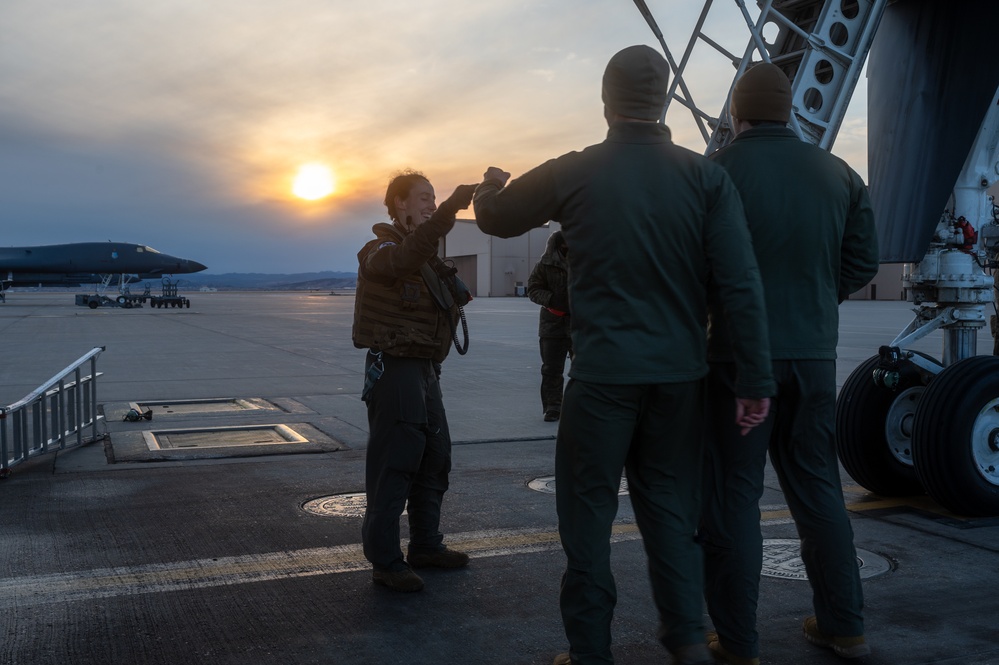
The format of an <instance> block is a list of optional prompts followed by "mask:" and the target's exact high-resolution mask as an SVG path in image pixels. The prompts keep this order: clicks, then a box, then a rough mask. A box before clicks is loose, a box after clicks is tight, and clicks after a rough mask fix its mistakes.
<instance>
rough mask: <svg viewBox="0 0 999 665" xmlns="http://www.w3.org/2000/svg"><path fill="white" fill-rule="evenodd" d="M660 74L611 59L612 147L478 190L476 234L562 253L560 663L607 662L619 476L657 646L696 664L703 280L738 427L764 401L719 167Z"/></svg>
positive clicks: (750, 287)
mask: <svg viewBox="0 0 999 665" xmlns="http://www.w3.org/2000/svg"><path fill="white" fill-rule="evenodd" d="M668 75H669V66H668V65H667V64H666V61H665V59H664V58H663V57H662V55H660V54H659V53H658V52H657V51H655V50H653V49H651V48H649V47H647V46H631V47H628V48H626V49H624V50H622V51H620V52H619V53H617V54H616V55H614V57H612V58H611V59H610V62H609V63H608V65H607V68H606V70H605V72H604V77H603V101H604V117H605V119H606V121H607V124H608V131H607V138H606V140H604V141H603V142H602V143H599V144H596V145H593V146H590V147H588V148H586V149H584V150H582V151H581V152H571V153H568V154H565V155H562V156H561V157H558V158H556V159H553V160H550V161H548V162H546V163H544V164H542V165H541V166H538V167H536V168H534V169H532V170H530V171H528V172H527V173H525V174H523V175H521V176H520V177H519V178H517V179H515V180H513V181H511V182H510V183H509V184H507V180H508V178H509V177H510V174H508V173H506V172H505V171H503V170H501V169H499V168H496V167H490V168H489V170H488V171H486V174H485V179H484V181H483V182H482V183H481V184H480V185H479V186H478V188H477V189H476V191H475V196H474V199H473V201H474V206H475V216H476V221H477V223H478V225H479V228H481V229H482V230H483V231H484V232H486V233H488V234H491V235H496V236H500V237H513V236H517V235H520V234H522V233H525V232H526V231H528V230H529V229H531V228H535V227H538V226H541V225H543V224H545V223H546V222H547V221H548V220H554V221H556V222H559V223H560V224H561V228H562V233H563V234H564V236H565V240H566V243H567V245H568V247H569V253H568V258H569V303H570V305H571V308H572V319H573V323H572V347H573V353H574V355H573V360H572V366H571V369H570V370H569V382H568V384H567V385H566V389H565V395H564V398H563V402H562V413H561V418H560V421H559V429H558V436H557V441H556V450H555V492H556V506H557V510H558V519H559V535H560V537H561V540H562V547H563V549H564V551H565V554H566V558H567V563H566V569H565V573H564V574H563V576H562V584H561V590H560V595H559V604H560V609H561V612H562V621H563V624H564V626H565V634H566V637H567V638H568V640H569V652H568V653H566V654H559V655H558V656H557V657H556V658H555V663H556V665H567V664H568V663H575V664H577V665H595V664H598V663H599V664H605V663H613V662H614V660H613V655H612V652H611V617H612V615H613V612H614V605H615V602H616V600H617V598H616V589H615V586H614V577H613V575H612V574H611V568H610V552H611V543H610V535H611V526H612V524H613V522H614V518H615V515H616V513H617V505H618V490H619V487H620V483H621V474H622V472H626V473H627V478H628V490H629V493H630V495H631V503H632V506H633V507H634V510H635V517H636V521H637V523H638V527H639V529H640V530H641V533H642V538H643V540H644V543H645V550H646V552H647V554H648V560H649V573H650V577H651V582H652V591H653V598H654V599H655V603H656V607H657V609H658V613H659V619H660V633H659V637H660V640H661V641H662V643H663V645H664V646H665V647H666V648H667V649H668V650H669V651H670V652H671V653H672V654H673V662H674V663H677V664H680V665H701V664H704V665H707V664H709V663H711V662H712V659H711V654H710V652H709V651H708V649H707V645H706V642H705V635H704V625H703V617H702V606H703V599H702V593H703V588H702V565H703V561H702V560H703V556H702V553H701V549H700V546H699V545H698V544H697V543H696V542H695V540H694V535H695V531H696V528H697V521H698V516H699V514H700V482H699V478H700V472H701V459H702V452H703V450H702V434H703V427H704V377H705V376H706V375H707V372H708V366H707V350H706V344H707V341H706V336H707V333H706V329H705V322H706V321H707V292H708V288H709V284H710V285H712V288H715V289H717V291H718V293H719V295H720V298H721V300H722V302H723V303H724V310H725V312H726V314H727V315H728V316H729V318H730V319H731V321H732V323H733V327H734V328H735V329H737V330H738V331H739V335H738V337H737V338H736V339H735V341H734V344H733V348H734V350H735V351H734V353H735V357H736V366H737V373H738V379H737V389H736V390H737V393H738V395H739V399H738V401H737V405H738V407H737V409H736V410H733V412H732V413H731V414H729V415H728V416H727V417H728V418H730V419H731V420H732V421H733V422H734V423H737V424H738V425H739V426H740V427H743V428H752V427H753V426H755V425H756V424H757V423H759V422H762V420H763V418H764V417H765V416H766V413H767V409H768V406H769V399H768V398H769V397H770V396H771V395H772V394H774V389H775V386H774V383H773V380H772V377H771V374H770V356H769V353H768V349H769V342H768V341H767V331H766V314H765V312H764V310H763V295H762V291H761V288H760V279H759V274H758V271H757V267H756V260H755V258H754V257H753V252H752V246H751V242H750V238H749V231H748V229H747V227H746V222H745V219H744V217H743V213H742V206H741V204H740V202H739V197H738V194H737V193H736V191H735V188H734V187H733V186H732V183H731V181H730V179H729V178H728V176H727V175H726V174H725V172H724V169H722V168H721V167H719V166H717V165H715V164H712V163H711V162H709V161H708V160H706V159H705V158H704V157H702V156H700V155H697V154H695V153H693V152H690V151H689V150H685V149H683V148H680V147H678V146H675V145H673V143H672V142H671V140H670V133H669V129H667V128H666V126H665V125H663V124H661V123H660V118H661V117H662V113H663V109H664V107H665V103H666V92H667V87H668Z"/></svg>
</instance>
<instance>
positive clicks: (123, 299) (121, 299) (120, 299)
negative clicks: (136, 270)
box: [118, 296, 128, 305]
mask: <svg viewBox="0 0 999 665" xmlns="http://www.w3.org/2000/svg"><path fill="white" fill-rule="evenodd" d="M127 302H128V298H126V297H125V296H118V304H119V305H124V304H125V303H127Z"/></svg>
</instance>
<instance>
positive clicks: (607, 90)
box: [601, 45, 669, 120]
mask: <svg viewBox="0 0 999 665" xmlns="http://www.w3.org/2000/svg"><path fill="white" fill-rule="evenodd" d="M668 84H669V65H668V64H667V63H666V59H665V58H663V56H662V55H660V54H659V52H658V51H656V50H654V49H652V48H650V47H648V46H644V45H637V46H629V47H628V48H626V49H622V50H621V51H618V52H617V53H615V54H614V57H612V58H611V59H610V62H608V63H607V69H605V70H604V80H603V91H602V94H601V99H603V102H604V104H605V105H606V106H607V108H609V109H610V110H612V111H614V112H615V113H617V114H619V115H622V116H625V117H627V118H636V119H638V120H659V118H660V117H662V113H663V108H665V106H666V92H667V90H666V88H667V86H668Z"/></svg>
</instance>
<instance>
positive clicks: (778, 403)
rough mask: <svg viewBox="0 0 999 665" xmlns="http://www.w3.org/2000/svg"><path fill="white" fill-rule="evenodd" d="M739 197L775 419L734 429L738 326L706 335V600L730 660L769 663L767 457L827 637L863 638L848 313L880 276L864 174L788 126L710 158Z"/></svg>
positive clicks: (742, 137) (757, 131)
mask: <svg viewBox="0 0 999 665" xmlns="http://www.w3.org/2000/svg"><path fill="white" fill-rule="evenodd" d="M711 160H712V161H713V162H715V163H716V164H720V165H721V166H723V167H724V168H725V169H726V171H728V173H729V175H730V176H731V177H732V180H733V182H734V183H735V186H736V188H737V189H738V190H739V192H740V194H741V196H742V201H743V205H744V206H745V210H746V218H747V220H748V221H749V228H750V232H751V233H752V238H753V240H752V242H753V248H754V251H755V253H756V258H757V261H758V262H759V267H760V273H761V275H762V277H763V285H764V293H765V295H766V302H767V314H768V321H769V332H770V345H771V356H772V357H773V362H774V375H775V377H776V379H777V387H778V388H777V395H776V397H775V398H774V399H773V400H772V403H771V411H770V415H769V417H768V419H767V421H766V422H765V423H764V424H763V425H761V426H759V427H757V428H755V429H754V430H752V431H751V432H750V433H749V434H748V435H747V436H741V435H740V434H739V432H738V431H737V430H736V428H735V427H734V426H733V425H732V423H731V422H730V419H729V418H727V417H726V416H727V414H728V413H730V411H731V409H733V408H734V397H735V394H737V392H738V388H737V387H736V386H735V385H733V380H734V365H733V364H732V363H731V362H730V361H731V360H732V359H733V356H732V353H731V350H732V343H731V337H730V332H731V331H735V330H738V327H737V326H736V325H732V324H729V323H727V321H726V320H727V319H728V317H727V315H726V314H725V313H724V312H723V311H722V308H721V307H719V306H718V303H716V302H713V303H712V307H711V321H710V325H709V342H708V349H709V359H710V360H711V362H712V366H711V375H710V378H709V387H708V403H709V404H710V408H709V417H708V423H709V424H708V439H707V457H706V464H705V473H704V479H705V484H704V512H703V517H702V521H701V529H700V537H701V539H702V542H703V544H704V551H705V577H706V586H705V598H706V600H707V604H708V611H709V613H710V615H711V618H712V620H713V622H714V625H715V629H716V630H717V631H718V635H719V639H720V640H721V643H722V646H724V647H725V648H726V649H727V650H728V651H730V652H731V653H733V654H735V655H737V656H742V657H745V658H755V657H757V656H758V654H759V636H758V634H757V632H756V608H757V600H758V597H759V583H760V570H761V566H762V535H761V532H760V511H759V499H760V497H761V496H762V494H763V473H764V466H765V464H766V456H767V451H768V450H769V453H770V460H771V463H772V464H773V466H774V469H775V471H776V472H777V476H778V479H779V481H780V485H781V488H782V490H783V491H784V496H785V499H786V501H787V504H788V507H789V508H790V510H791V514H792V516H793V517H794V520H795V524H796V525H797V527H798V533H799V536H800V537H801V555H802V559H803V561H804V564H805V569H806V571H807V573H808V578H809V582H810V583H811V587H812V591H813V605H814V608H815V615H816V617H817V620H818V625H819V628H820V630H822V631H823V632H824V633H826V634H829V635H835V636H842V637H852V636H857V635H863V632H864V624H863V616H862V610H863V591H862V589H861V585H860V576H859V571H858V567H857V560H856V550H855V549H854V546H853V531H852V528H851V526H850V520H849V517H848V515H847V512H846V509H845V506H844V502H843V492H842V487H841V485H840V477H839V466H838V461H837V458H836V445H835V433H834V420H835V409H836V361H835V358H836V344H837V341H838V335H839V331H838V328H839V303H840V302H841V301H842V300H844V299H845V298H846V297H847V296H849V294H850V293H853V292H854V291H856V290H857V289H859V288H861V287H862V286H863V285H864V284H866V283H867V282H868V281H870V280H871V278H872V277H873V276H874V275H875V273H876V272H877V268H878V251H877V236H876V232H875V228H874V215H873V212H872V210H871V205H870V201H869V199H868V195H867V188H866V187H865V185H864V183H863V181H862V180H861V178H860V176H858V175H857V174H856V173H855V172H854V171H853V170H852V169H850V168H849V166H847V165H846V163H845V162H843V161H842V160H840V159H838V158H837V157H834V156H833V155H831V154H829V153H827V152H826V151H824V150H821V149H820V148H817V147H815V146H813V145H811V144H808V143H805V142H803V141H801V140H799V139H798V138H797V136H795V134H794V133H793V132H792V131H791V130H789V129H787V128H785V127H782V126H777V125H764V126H759V127H756V128H753V129H751V130H748V131H746V132H743V133H741V134H739V135H738V136H737V137H736V138H735V140H734V141H733V142H732V143H731V144H730V145H729V146H728V147H726V148H724V149H722V150H720V151H718V152H717V153H715V154H714V155H712V156H711Z"/></svg>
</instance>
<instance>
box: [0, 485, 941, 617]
mask: <svg viewBox="0 0 999 665" xmlns="http://www.w3.org/2000/svg"><path fill="white" fill-rule="evenodd" d="M912 504H913V501H912V499H911V498H908V499H884V500H875V501H859V502H853V503H851V504H849V505H848V508H849V509H850V510H852V511H865V510H878V509H881V508H892V507H897V506H906V505H912ZM768 508H770V509H767V510H763V511H762V512H761V523H763V524H773V523H775V522H778V523H779V522H787V521H790V517H791V513H790V511H788V510H787V509H786V508H777V507H776V506H774V507H773V508H771V507H768ZM921 508H922V507H921ZM639 538H641V534H640V533H639V531H638V526H637V525H635V524H615V525H614V526H613V527H612V530H611V540H612V542H626V541H633V540H638V539H639ZM448 543H450V544H453V545H454V546H455V547H456V548H458V549H461V550H463V551H465V552H468V554H469V556H471V557H472V558H477V559H481V558H487V557H494V556H510V555H516V554H526V553H530V552H546V551H557V550H560V549H561V542H560V540H559V536H558V531H557V530H553V529H551V528H537V529H494V530H486V531H473V532H465V533H457V534H449V535H448ZM370 567H371V565H370V564H369V563H368V562H367V561H366V560H365V558H364V554H363V552H362V549H361V545H360V544H350V545H340V546H335V547H319V548H309V549H302V550H289V551H281V552H266V553H262V554H250V555H244V556H233V557H218V558H211V559H195V560H190V561H178V562H171V563H154V564H143V565H135V566H128V565H126V566H119V567H114V568H97V569H93V570H82V571H73V572H64V573H50V574H42V575H28V576H23V577H13V578H6V579H0V608H9V607H23V606H27V605H39V604H47V603H64V602H71V601H87V600H94V599H98V598H110V597H116V596H131V595H138V594H147V593H164V592H170V591H185V590H191V589H202V588H209V587H219V586H231V585H236V584H248V583H252V582H266V581H273V580H278V579H293V578H300V577H310V576H315V575H335V574H339V573H350V572H360V571H367V570H370Z"/></svg>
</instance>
